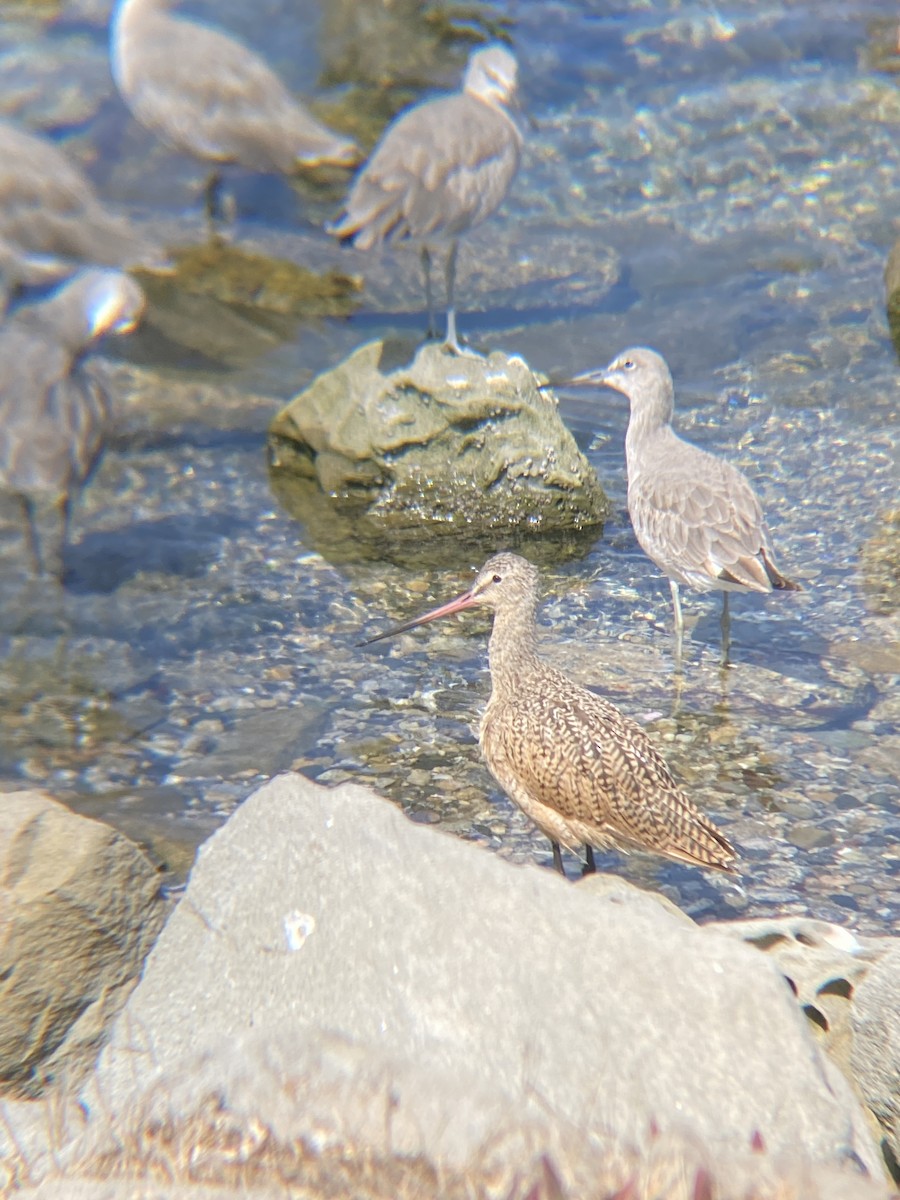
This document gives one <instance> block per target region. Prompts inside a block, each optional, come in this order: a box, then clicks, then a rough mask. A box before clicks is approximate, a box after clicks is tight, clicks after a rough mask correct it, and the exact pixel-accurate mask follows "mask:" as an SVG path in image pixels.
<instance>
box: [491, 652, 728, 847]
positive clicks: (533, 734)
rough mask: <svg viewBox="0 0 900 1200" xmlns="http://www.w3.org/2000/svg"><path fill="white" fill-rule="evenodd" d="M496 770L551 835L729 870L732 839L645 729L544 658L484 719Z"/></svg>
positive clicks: (570, 843)
mask: <svg viewBox="0 0 900 1200" xmlns="http://www.w3.org/2000/svg"><path fill="white" fill-rule="evenodd" d="M481 748H482V751H483V753H484V757H485V761H486V763H487V765H488V767H489V768H490V771H491V774H492V775H493V776H494V778H495V779H496V780H497V782H498V783H499V784H500V786H501V787H502V788H503V789H504V791H506V792H507V793H508V794H509V796H510V797H511V798H512V799H513V800H514V801H515V802H516V803H517V804H518V805H519V807H520V808H521V809H522V810H523V811H524V812H525V813H526V814H527V815H528V816H529V817H531V819H532V820H533V821H534V823H535V824H536V825H537V826H538V827H539V828H540V829H541V830H543V832H544V833H545V834H546V835H547V836H548V837H549V838H550V840H551V841H556V842H560V843H562V845H564V846H567V847H568V848H569V849H570V850H574V849H576V847H577V846H579V845H581V844H588V845H592V846H598V847H600V846H612V847H615V848H617V849H619V850H625V851H628V850H650V851H652V852H653V853H656V854H662V855H665V856H666V857H668V858H674V859H679V860H681V861H683V862H689V863H695V864H697V865H699V866H707V867H715V868H718V869H723V870H727V869H728V867H729V864H730V863H731V861H732V860H733V858H734V852H733V851H732V849H731V847H730V845H729V844H728V841H727V840H726V839H725V837H723V835H722V834H720V833H719V832H718V830H717V829H716V828H715V827H714V826H713V825H712V824H711V823H710V822H709V821H708V820H707V819H706V818H705V817H704V816H703V815H702V813H700V812H699V811H698V809H697V808H696V807H695V806H694V805H693V804H692V803H691V801H690V800H689V799H688V798H687V796H685V794H684V792H682V790H681V789H680V788H679V787H678V785H677V783H676V782H675V780H674V779H673V778H672V775H671V773H670V771H669V768H668V767H667V766H666V764H665V762H664V760H663V759H662V757H661V756H660V754H659V753H658V752H657V750H656V749H655V747H654V746H653V744H652V742H651V741H650V739H649V738H648V737H647V734H646V733H645V732H644V731H643V729H641V727H640V726H639V725H638V724H636V723H635V722H634V721H632V720H631V719H630V718H629V717H626V716H625V715H624V714H623V713H621V712H620V711H619V710H618V709H617V708H616V707H615V705H613V704H610V702H609V701H608V700H604V699H603V698H602V697H600V696H597V695H595V694H594V693H593V692H589V691H588V690H587V689H586V688H582V687H579V686H578V685H577V684H575V683H573V682H572V681H571V680H569V679H567V678H566V676H565V675H563V674H562V673H561V672H560V671H557V670H555V669H554V668H553V667H551V666H549V665H548V664H546V663H544V662H542V661H541V660H539V659H537V660H535V661H534V662H532V663H531V664H530V668H529V670H528V673H527V676H526V677H524V678H523V679H521V680H520V683H519V685H518V686H517V687H515V688H504V689H503V690H502V691H501V692H498V691H497V690H496V689H495V691H494V694H493V695H492V696H491V699H490V702H489V704H488V707H487V710H486V712H485V714H484V718H483V720H482V723H481Z"/></svg>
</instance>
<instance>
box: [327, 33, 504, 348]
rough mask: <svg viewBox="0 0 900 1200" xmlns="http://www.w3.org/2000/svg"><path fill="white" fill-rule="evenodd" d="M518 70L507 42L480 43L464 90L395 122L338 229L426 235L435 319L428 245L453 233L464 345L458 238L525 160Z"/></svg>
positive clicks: (395, 237) (368, 238)
mask: <svg viewBox="0 0 900 1200" xmlns="http://www.w3.org/2000/svg"><path fill="white" fill-rule="evenodd" d="M517 73H518V67H517V64H516V60H515V58H514V57H513V55H512V54H511V53H510V52H509V50H507V49H506V48H505V47H504V46H486V47H484V48H483V49H481V50H477V51H476V52H475V53H474V54H473V55H472V56H471V58H470V59H469V65H468V67H467V68H466V74H465V78H464V80H463V86H462V91H461V92H457V93H455V94H453V95H450V96H439V97H437V98H436V99H434V100H427V101H425V102H424V103H422V104H418V105H416V107H415V108H411V109H409V111H408V112H405V113H402V114H401V115H400V116H399V117H398V118H397V120H396V121H394V122H393V124H392V125H390V126H389V127H388V129H387V130H386V132H385V133H384V135H383V136H382V139H381V141H380V142H379V143H378V145H377V146H376V147H375V149H374V151H373V152H372V155H371V157H370V158H369V161H368V162H367V163H366V165H365V166H364V167H363V168H362V170H361V171H360V173H359V175H358V176H357V178H356V180H355V182H354V184H353V187H352V188H351V190H350V194H349V195H348V196H347V200H346V203H345V206H344V212H343V213H342V214H341V216H340V217H339V218H338V220H337V221H335V222H334V224H333V225H332V226H331V227H330V230H329V232H331V233H333V234H334V235H335V236H336V237H339V238H344V239H347V240H349V241H352V242H353V244H354V245H355V246H357V247H358V248H359V249H361V250H370V249H372V248H373V247H375V246H379V245H381V244H382V243H383V242H395V241H402V240H412V241H415V242H419V243H421V245H422V265H423V268H424V271H425V292H426V300H427V304H428V320H429V327H430V326H431V323H432V318H433V315H434V314H433V304H432V295H431V255H430V252H429V249H428V247H429V245H433V244H434V243H435V242H447V241H449V242H450V249H449V252H448V255H447V265H446V284H447V337H446V345H447V348H448V349H450V350H453V351H454V352H457V353H458V352H459V343H458V341H457V337H456V313H455V309H454V301H453V289H454V285H455V281H456V254H457V248H458V242H459V238H460V237H461V236H462V234H464V233H466V232H467V231H468V230H470V229H472V228H474V226H476V225H479V224H480V223H481V222H482V221H483V220H485V218H486V217H489V216H490V215H491V213H492V212H493V211H494V210H495V209H496V208H498V207H499V206H500V204H501V203H502V201H503V198H504V197H505V195H506V193H507V192H508V191H509V187H510V184H511V183H512V181H513V178H514V176H515V174H516V171H517V170H518V168H519V157H520V152H521V148H522V136H521V134H520V133H519V130H518V129H517V128H516V125H515V122H514V121H513V120H512V119H511V118H510V116H509V115H508V113H507V112H506V106H507V105H509V104H510V103H511V102H512V101H513V99H514V98H515V92H516V75H517ZM429 332H431V329H430V328H429Z"/></svg>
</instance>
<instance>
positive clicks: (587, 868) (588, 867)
mask: <svg viewBox="0 0 900 1200" xmlns="http://www.w3.org/2000/svg"><path fill="white" fill-rule="evenodd" d="M584 849H585V862H584V870H583V871H582V872H581V873H582V875H596V873H597V864H596V863H595V862H594V847H593V846H592V845H591V844H590V842H588V843H587V844H586V845H585V847H584Z"/></svg>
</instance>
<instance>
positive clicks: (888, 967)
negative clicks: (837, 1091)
mask: <svg viewBox="0 0 900 1200" xmlns="http://www.w3.org/2000/svg"><path fill="white" fill-rule="evenodd" d="M852 1020H853V1052H852V1060H851V1062H852V1068H853V1072H854V1075H855V1077H856V1081H857V1083H858V1085H859V1088H860V1090H861V1091H862V1094H863V1097H864V1098H865V1101H866V1103H867V1104H868V1106H869V1108H870V1109H871V1110H872V1112H873V1113H874V1114H875V1117H876V1119H877V1121H878V1124H879V1126H880V1127H881V1130H882V1133H883V1136H884V1139H885V1141H886V1143H887V1146H888V1149H889V1154H890V1157H892V1159H893V1163H894V1166H895V1168H896V1167H897V1165H898V1164H900V943H897V942H894V944H893V945H891V947H890V949H889V950H888V951H887V953H886V954H884V955H883V957H882V958H881V959H879V961H878V962H877V963H875V964H874V966H873V967H872V968H871V970H870V971H869V972H868V974H867V975H866V977H865V979H864V980H863V982H862V983H861V984H860V986H859V987H858V989H857V991H856V999H855V1003H854V1006H853V1017H852Z"/></svg>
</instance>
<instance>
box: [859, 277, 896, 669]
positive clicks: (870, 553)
mask: <svg viewBox="0 0 900 1200" xmlns="http://www.w3.org/2000/svg"><path fill="white" fill-rule="evenodd" d="M898 260H900V256H898ZM897 300H898V308H900V261H898V292H897ZM860 567H861V569H862V582H863V587H864V588H865V590H866V597H867V600H868V604H869V608H870V609H871V611H872V612H876V613H879V614H881V615H883V616H889V615H891V614H892V613H895V612H896V611H897V609H898V608H900V508H894V509H886V510H885V511H883V512H881V513H879V515H878V518H877V522H876V524H875V528H874V531H873V533H872V534H871V535H870V536H869V537H868V538H867V539H866V540H865V542H864V543H863V545H862V549H861V553H860ZM890 649H891V647H890V646H887V647H885V650H886V651H890ZM892 669H894V670H896V669H897V668H896V667H893V668H892Z"/></svg>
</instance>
